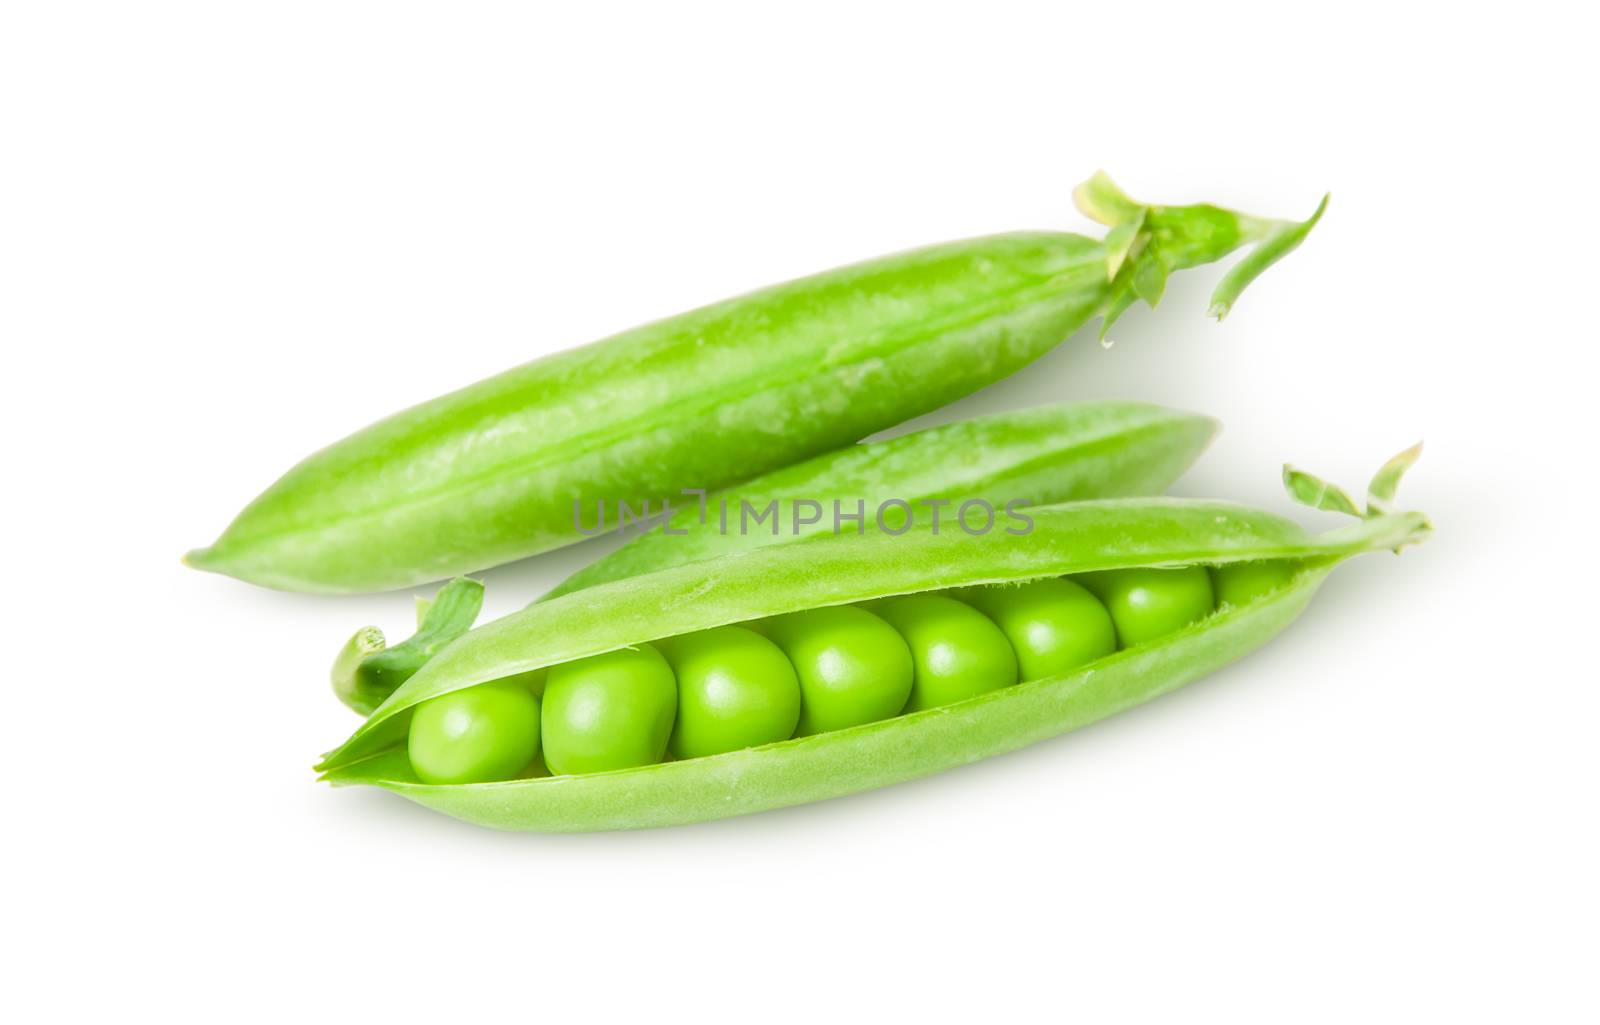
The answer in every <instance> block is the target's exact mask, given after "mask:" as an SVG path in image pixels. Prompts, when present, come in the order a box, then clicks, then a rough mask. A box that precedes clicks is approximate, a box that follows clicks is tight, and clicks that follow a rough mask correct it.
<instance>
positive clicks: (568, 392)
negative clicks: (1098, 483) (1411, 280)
mask: <svg viewBox="0 0 1600 1025" xmlns="http://www.w3.org/2000/svg"><path fill="white" fill-rule="evenodd" d="M1078 200H1079V203H1080V205H1081V206H1083V207H1084V209H1085V210H1086V211H1088V212H1089V213H1090V214H1091V215H1092V216H1094V217H1097V218H1099V219H1101V220H1104V221H1106V222H1107V223H1109V224H1111V225H1112V228H1111V231H1110V232H1109V234H1108V235H1107V238H1106V239H1105V240H1103V241H1102V240H1097V239H1092V238H1088V237H1085V236H1082V235H1075V234H1068V233H1062V232H1014V233H1011V234H1004V235H995V236H990V237H987V238H978V239H969V240H965V241H960V242H951V243H946V244H943V245H935V246H930V247H927V248H924V249H917V250H913V251H911V252H906V253H900V254H897V255H893V256H887V257H883V258H881V259H877V260H869V261H867V262H865V263H859V264H855V265H853V266H849V267H844V268H841V269H837V270H832V271H827V272H825V273H822V274H818V275H815V276H813V277H808V278H802V279H800V280H797V281H792V282H789V283H787V284H782V285H777V286H775V287H772V288H767V289H763V290H761V291H758V292H753V293H751V294H749V295H745V296H742V297H739V298H736V299H731V300H728V301H726V302H722V303H718V304H715V305H712V306H708V307H705V308H702V309H699V310H695V311H693V312H690V313H685V314H682V315H680V316H676V317H671V318H668V319H666V320H662V321H658V322H656V323H653V324H648V325H645V326H644V327H640V328H636V329H634V330H631V331H627V332H624V333H622V334H620V335H616V336H614V337H612V338H609V339H606V340H604V341H601V342H596V343H594V344H592V345H588V346H584V347H581V348H577V349H572V350H569V351H566V352H561V353H557V354H555V355H552V356H549V357H546V358H544V359H540V360H537V361H535V362H532V363H528V364H524V365H523V366H521V367H518V368H516V369H513V370H509V371H507V372H505V373H503V374H500V375H498V376H496V377H492V378H489V379H488V380H485V381H481V382H479V383H477V384H474V385H471V386H469V387H466V388H463V389H461V390H459V391H456V392H452V393H450V394H448V395H445V396H443V397H441V398H438V399H435V400H433V401H431V402H426V403H423V404H422V405H420V406H415V407H413V408H411V409H408V410H405V411H404V412H401V413H398V414H395V415H394V416H391V417H389V418H388V419H386V420H382V421H379V422H378V423H376V424H373V425H372V426H370V427H367V428H365V429H364V430H361V431H359V432H357V433H356V434H353V435H351V436H350V437H348V438H346V439H344V440H343V441H340V442H337V443H335V444H333V445H331V446H330V447H328V448H325V449H323V450H322V451H320V452H318V453H316V454H315V455H312V456H310V457H309V458H307V459H306V460H304V461H303V462H301V463H300V464H299V465H297V466H295V467H294V468H293V469H291V470H290V471H289V472H288V473H287V474H285V475H284V476H283V477H282V478H281V479H279V480H278V481H277V483H275V484H273V485H272V486H271V487H269V488H268V489H267V490H266V491H265V492H263V493H262V494H261V495H260V496H259V497H257V498H256V499H255V500H254V501H253V502H251V503H250V504H249V505H248V506H247V507H246V508H245V509H244V511H243V512H241V513H240V514H239V516H238V517H237V518H236V519H235V520H234V521H233V523H232V524H230V525H229V527H228V528H227V530H225V531H224V532H223V534H222V536H221V537H220V538H218V540H217V541H216V542H215V543H214V544H213V545H211V547H209V548H204V549H198V550H196V551H193V552H190V553H189V555H188V556H187V557H186V561H187V562H188V563H189V564H190V565H192V566H195V567H197V568H200V569H204V570H210V571H213V572H218V573H225V574H228V575H230V576H234V577H238V578H240V579H243V580H248V581H251V582H254V583H258V584H263V585H266V586H270V587H278V588H283V589H287V590H297V591H314V592H326V593H352V592H361V591H372V590H381V589H386V588H395V587H405V586H410V585H413V584H417V583H420V582H423V581H427V580H436V579H441V578H444V577H448V576H453V575H456V574H459V573H465V572H470V571H473V570H478V569H483V568H485V567H488V566H493V565H498V564H500V563H504V562H509V561H511V560H513V559H518V558H522V557H524V556H528V555H533V554H536V553H538V552H542V551H547V550H549V549H552V548H557V547H560V546H562V545H566V544H570V543H572V542H575V541H578V540H581V539H582V537H583V536H584V534H583V531H582V530H581V529H580V527H579V524H578V523H576V522H575V518H574V515H573V507H574V502H575V501H578V500H585V501H595V500H597V499H603V500H607V501H617V500H622V501H626V502H628V503H629V504H630V506H631V507H632V508H635V509H638V508H641V507H647V506H654V507H656V508H659V506H660V503H661V502H662V500H664V499H670V498H676V497H678V496H679V494H680V490H681V489H683V488H707V489H714V488H719V487H724V486H727V485H729V484H732V483H735V482H737V481H740V480H745V479H748V478H750V477H752V476H755V475H757V474H760V473H764V472H766V471H769V470H772V469H775V468H777V467H781V466H788V465H790V464H792V463H795V462H797V461H799V460H802V459H806V458H808V457H810V456H813V455H816V454H818V453H821V452H826V451H829V450H832V449H836V448H839V447H840V446H842V445H846V444H849V443H851V442H854V441H858V440H860V439H861V438H864V437H867V436H868V435H871V434H874V433H876V432H877V431H880V430H883V429H885V428H888V427H891V426H893V425H895V424H897V423H902V422H904V421H906V420H908V419H910V418H912V417H915V416H918V415H920V414H923V413H926V412H928V411H930V410H933V409H936V408H938V407H939V406H942V405H944V404H946V403H948V402H950V401H951V400H953V399H956V398H959V397H961V396H963V395H966V394H968V393H970V392H973V391H976V390H977V389H979V388H982V387H984V386H985V385H988V384H991V383H993V382H994V381H997V380H999V379H1000V378H1002V377H1005V376H1007V375H1009V374H1011V373H1013V372H1014V371H1016V370H1018V369H1019V368H1021V367H1023V366H1025V365H1026V364H1028V363H1029V362H1031V361H1033V360H1034V359H1036V358H1038V357H1039V356H1040V355H1042V354H1044V353H1045V352H1047V351H1048V350H1049V349H1051V348H1053V347H1054V346H1055V345H1057V344H1058V343H1059V342H1061V341H1062V340H1063V339H1064V338H1066V337H1067V336H1068V335H1069V334H1071V333H1072V332H1073V331H1074V330H1076V329H1077V328H1079V327H1081V326H1082V325H1083V324H1085V323H1087V322H1088V321H1089V320H1090V319H1091V318H1093V317H1095V316H1100V317H1101V318H1102V319H1103V321H1104V324H1105V325H1106V326H1109V325H1110V324H1111V323H1112V322H1113V321H1114V320H1115V319H1116V318H1117V317H1118V316H1119V315H1120V314H1121V313H1122V312H1123V311H1124V310H1125V309H1127V307H1128V306H1130V305H1131V304H1132V303H1133V302H1134V301H1135V299H1137V298H1143V299H1144V300H1145V301H1147V302H1149V303H1151V304H1154V303H1155V302H1156V300H1157V299H1159V298H1160V293H1161V287H1162V285H1163V284H1164V282H1165V279H1166V276H1167V275H1168V274H1169V273H1171V272H1173V271H1176V270H1181V269H1183V268H1185V267H1192V266H1196V265H1198V264H1203V263H1208V262H1212V261H1215V260H1218V259H1221V258H1222V257H1224V256H1226V255H1228V254H1229V253H1231V252H1233V251H1234V250H1236V249H1238V248H1240V247H1241V246H1245V245H1249V244H1255V243H1260V244H1261V245H1262V246H1264V247H1266V248H1265V249H1264V255H1263V256H1261V257H1260V258H1259V259H1257V260H1255V261H1253V262H1252V263H1251V265H1250V269H1249V273H1248V274H1247V275H1245V277H1243V278H1239V277H1235V278H1233V279H1230V280H1231V281H1232V282H1233V283H1232V285H1230V286H1229V289H1228V292H1227V294H1226V295H1223V296H1221V297H1220V298H1218V299H1217V300H1216V302H1215V303H1214V304H1213V305H1214V306H1226V305H1227V304H1228V303H1230V302H1231V301H1232V298H1233V296H1234V295H1235V294H1236V293H1237V292H1238V290H1239V289H1240V288H1242V287H1243V284H1244V283H1245V282H1246V281H1247V280H1248V279H1249V278H1251V277H1253V276H1254V275H1255V274H1257V273H1259V272H1260V270H1261V269H1262V268H1264V267H1265V266H1266V265H1267V264H1270V263H1271V262H1273V261H1274V260H1276V259H1278V258H1280V257H1281V256H1283V255H1284V254H1285V253H1287V252H1288V251H1289V249H1291V248H1292V247H1293V243H1294V242H1295V241H1297V240H1298V239H1299V238H1300V237H1302V236H1303V235H1304V233H1305V231H1307V230H1309V229H1310V227H1311V225H1312V224H1313V223H1314V222H1315V217H1313V219H1312V220H1310V221H1306V222H1301V223H1299V224H1291V223H1290V222H1280V221H1269V220H1262V219H1260V218H1255V217H1250V216H1247V215H1244V214H1238V213H1234V212H1232V211H1228V210H1223V209H1221V208H1218V207H1215V206H1210V205H1205V204H1199V205H1193V206H1149V205H1143V204H1139V203H1135V202H1133V201H1132V200H1130V199H1128V198H1127V197H1126V196H1124V195H1122V193H1121V192H1119V191H1117V189H1116V188H1115V186H1113V185H1111V183H1110V181H1109V180H1108V179H1106V178H1105V177H1104V176H1103V175H1100V176H1096V178H1095V179H1094V180H1093V181H1091V182H1090V183H1088V184H1086V185H1085V186H1084V187H1083V188H1081V189H1080V190H1079V193H1078ZM1319 214H1320V209H1319Z"/></svg>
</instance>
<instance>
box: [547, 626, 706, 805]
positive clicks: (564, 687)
mask: <svg viewBox="0 0 1600 1025" xmlns="http://www.w3.org/2000/svg"><path fill="white" fill-rule="evenodd" d="M677 709H678V688H677V685H676V684H675V683H674V681H673V677H672V668H671V667H670V666H669V665H668V664H667V660H666V659H665V658H663V657H662V656H661V653H660V652H659V651H657V650H656V649H655V648H654V647H652V646H651V645H649V644H640V645H638V646H636V647H632V648H622V649H620V650H618V651H610V652H607V653H605V654H603V655H593V656H590V657H589V658H580V659H578V660H577V661H574V662H565V663H563V664H561V665H558V666H553V667H551V669H550V673H549V676H548V677H547V678H546V680H545V688H544V712H543V716H542V719H543V724H544V729H543V737H544V758H545V762H546V764H548V765H549V766H550V771H551V772H553V773H556V774H558V775H567V774H570V773H583V772H605V771H607V770H610V769H629V768H633V767H634V766H636V765H653V764H654V763H656V762H659V761H660V760H661V758H662V756H663V755H665V754H666V750H667V739H668V737H669V736H671V734H672V722H673V719H674V717H675V716H676V713H677Z"/></svg>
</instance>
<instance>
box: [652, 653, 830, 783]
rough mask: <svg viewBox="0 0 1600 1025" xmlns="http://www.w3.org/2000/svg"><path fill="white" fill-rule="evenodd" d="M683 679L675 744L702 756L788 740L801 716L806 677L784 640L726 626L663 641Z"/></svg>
mask: <svg viewBox="0 0 1600 1025" xmlns="http://www.w3.org/2000/svg"><path fill="white" fill-rule="evenodd" d="M657 647H659V648H660V649H661V653H662V654H663V655H664V656H665V657H666V659H667V662H668V664H670V665H671V667H672V673H673V675H674V676H675V677H677V681H678V716H677V721H676V723H675V724H674V725H673V728H672V739H671V741H670V742H669V747H670V748H671V750H672V753H673V754H674V755H676V756H677V757H679V758H699V757H702V756H704V755H715V754H722V753H723V752H724V751H737V750H739V749H740V748H746V747H756V746H759V745H761V744H771V743H773V742H775V741H779V740H788V739H789V738H790V737H791V736H793V735H794V729H795V725H796V723H798V722H799V720H800V681H799V680H798V679H797V678H796V677H795V671H794V667H793V666H792V665H790V663H789V660H788V659H787V658H786V657H784V654H783V652H782V651H781V650H780V649H779V648H778V646H777V645H776V644H774V643H772V642H771V641H769V640H768V639H767V638H765V637H763V636H761V635H760V634H758V633H755V632H754V631H752V630H748V629H745V628H744V627H739V626H722V627H716V628H714V629H711V630H701V631H699V632H697V633H692V634H684V635H682V636H680V637H673V638H669V639H668V640H665V641H658V642H657Z"/></svg>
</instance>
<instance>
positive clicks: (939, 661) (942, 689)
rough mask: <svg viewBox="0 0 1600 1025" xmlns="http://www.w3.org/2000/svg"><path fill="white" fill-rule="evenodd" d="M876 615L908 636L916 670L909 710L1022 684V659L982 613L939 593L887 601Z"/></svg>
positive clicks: (875, 605)
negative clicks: (1019, 681)
mask: <svg viewBox="0 0 1600 1025" xmlns="http://www.w3.org/2000/svg"><path fill="white" fill-rule="evenodd" d="M873 611H874V612H876V613H877V614H878V615H880V616H882V617H883V618H884V619H887V620H888V621H889V625H890V626H892V627H894V628H895V629H896V630H897V631H899V633H900V636H901V637H904V638H905V641H906V646H907V647H908V648H910V649H911V662H912V665H913V666H914V672H913V674H912V681H911V700H910V701H908V702H907V703H906V709H905V710H906V711H907V712H916V711H920V710H922V709H924V708H936V707H938V706H940V705H949V704H953V703H955V702H957V701H962V700H964V699H966V698H970V697H975V696H977V695H979V694H985V693H987V692H989V691H991V690H999V689H1000V688H1001V687H1009V686H1011V685H1012V684H1013V683H1016V682H1017V655H1016V652H1014V651H1012V650H1011V645H1010V644H1009V643H1007V642H1006V635H1005V634H1003V633H1001V632H1000V628H999V627H998V626H995V625H994V623H993V622H991V621H990V620H989V618H988V617H986V616H985V615H984V614H983V613H981V612H979V611H978V610H977V609H975V608H973V607H972V606H971V605H967V604H965V603H963V602H959V601H956V600H955V599H954V598H948V597H945V596H944V595H940V594H912V595H905V596H902V597H899V598H886V599H884V600H883V601H881V602H877V603H875V604H874V605H873Z"/></svg>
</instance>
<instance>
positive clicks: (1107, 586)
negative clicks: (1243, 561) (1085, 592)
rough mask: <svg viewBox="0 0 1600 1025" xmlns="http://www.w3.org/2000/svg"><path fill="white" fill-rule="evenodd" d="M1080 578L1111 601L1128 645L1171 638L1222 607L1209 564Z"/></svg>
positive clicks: (1120, 636)
mask: <svg viewBox="0 0 1600 1025" xmlns="http://www.w3.org/2000/svg"><path fill="white" fill-rule="evenodd" d="M1078 582H1079V583H1081V584H1082V585H1083V586H1084V587H1086V588H1088V589H1089V590H1090V591H1092V592H1093V593H1094V595H1095V596H1096V597H1097V598H1099V599H1100V600H1101V601H1102V602H1103V603H1105V607H1106V610H1107V611H1108V612H1110V613H1111V621H1112V622H1113V623H1114V624H1116V628H1117V642H1118V643H1119V644H1120V645H1121V646H1122V647H1124V648H1131V647H1134V646H1135V645H1138V644H1144V643H1146V642H1147V641H1153V640H1155V639H1156V638H1158V637H1165V636H1166V635H1167V634H1170V633H1173V632H1174V631H1177V630H1181V629H1183V628H1184V627H1186V626H1188V625H1189V624H1190V623H1193V622H1195V621H1196V620H1199V619H1203V618H1205V617H1206V616H1209V615H1210V614H1211V612H1212V610H1213V609H1215V608H1216V598H1215V596H1214V595H1213V594H1212V590H1211V575H1210V574H1209V573H1207V572H1206V570H1205V567H1203V566H1184V567H1181V568H1179V569H1116V570H1108V571H1106V572H1102V573H1086V574H1084V575H1083V576H1081V577H1079V578H1078Z"/></svg>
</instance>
